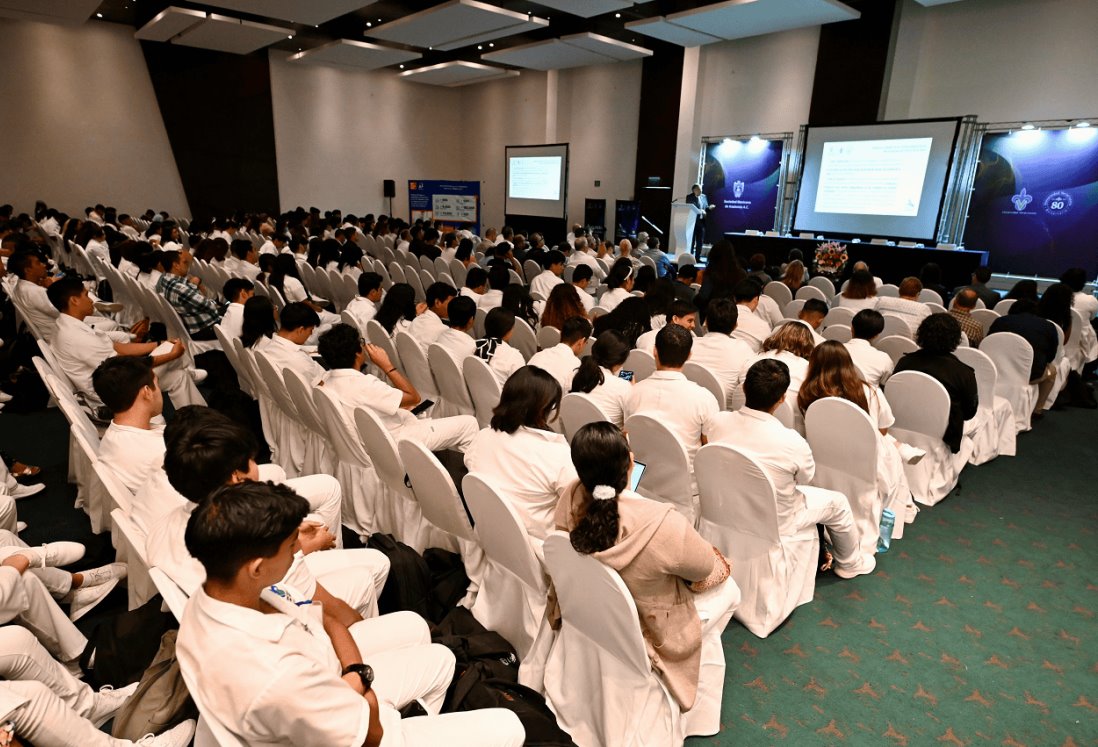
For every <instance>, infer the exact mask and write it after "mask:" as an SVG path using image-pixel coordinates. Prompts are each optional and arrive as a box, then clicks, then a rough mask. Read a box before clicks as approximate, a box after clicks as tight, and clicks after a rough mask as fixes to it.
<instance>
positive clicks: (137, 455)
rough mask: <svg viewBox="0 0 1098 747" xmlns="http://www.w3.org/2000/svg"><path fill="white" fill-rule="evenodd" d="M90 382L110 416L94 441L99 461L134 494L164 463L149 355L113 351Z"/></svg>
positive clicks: (160, 404) (158, 396)
mask: <svg viewBox="0 0 1098 747" xmlns="http://www.w3.org/2000/svg"><path fill="white" fill-rule="evenodd" d="M92 384H93V385H94V386H95V393H96V394H97V395H98V396H99V399H100V400H102V401H103V404H104V405H105V406H106V408H107V409H108V410H110V411H111V415H112V418H111V424H110V426H108V427H107V430H106V432H105V433H104V434H103V439H102V441H101V442H100V444H99V461H100V462H101V463H103V464H104V465H106V466H107V467H108V468H110V470H111V472H112V473H113V474H114V476H115V477H117V478H118V481H119V482H121V483H122V484H123V485H125V486H126V487H127V488H128V489H129V491H130V492H131V493H136V492H137V491H138V490H139V489H140V488H141V486H142V485H144V484H145V482H146V481H147V480H148V479H149V477H150V476H151V475H152V473H153V472H154V471H155V470H158V469H160V468H161V467H163V466H164V419H163V418H162V417H160V415H161V413H162V412H163V410H164V397H163V394H162V393H161V392H160V386H159V384H158V383H157V381H156V372H154V371H153V369H152V366H151V365H150V363H149V359H148V358H136V357H129V356H115V357H113V358H108V359H107V360H105V361H103V362H102V363H100V364H99V367H98V368H96V369H95V373H94V374H92ZM154 418H155V419H156V420H157V421H159V422H156V423H154V422H153V419H154Z"/></svg>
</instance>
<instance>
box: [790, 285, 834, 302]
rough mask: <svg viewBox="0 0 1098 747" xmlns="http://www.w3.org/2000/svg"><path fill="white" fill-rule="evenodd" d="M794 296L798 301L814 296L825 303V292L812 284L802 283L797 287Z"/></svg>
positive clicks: (826, 299)
mask: <svg viewBox="0 0 1098 747" xmlns="http://www.w3.org/2000/svg"><path fill="white" fill-rule="evenodd" d="M794 298H795V299H796V300H798V301H807V300H808V299H810V298H815V299H817V300H819V301H823V302H824V303H827V301H828V298H827V294H826V293H824V292H823V291H822V290H820V289H819V288H817V287H816V286H814V285H802V286H801V287H800V288H799V289H797V295H796V296H794Z"/></svg>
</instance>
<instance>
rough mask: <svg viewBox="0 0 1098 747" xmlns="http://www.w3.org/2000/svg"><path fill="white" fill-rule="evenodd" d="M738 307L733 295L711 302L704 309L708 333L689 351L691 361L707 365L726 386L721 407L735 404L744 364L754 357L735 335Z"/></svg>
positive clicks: (729, 406)
mask: <svg viewBox="0 0 1098 747" xmlns="http://www.w3.org/2000/svg"><path fill="white" fill-rule="evenodd" d="M739 309H740V306H738V305H737V304H736V302H735V301H733V300H732V299H731V298H716V299H713V300H712V301H710V302H709V305H708V306H707V307H706V310H705V330H706V334H705V335H704V336H703V337H698V338H697V339H695V340H694V347H693V349H691V351H690V362H691V363H697V364H699V365H701V366H705V368H707V369H709V371H711V372H712V374H713V375H714V376H716V377H717V381H719V382H721V385H722V386H723V387H724V399H725V401H724V402H723V403H721V404H723V407H721V409H722V410H731V409H733V408H734V407H735V405H736V401H737V398H738V397H739V396H740V379H741V376H742V371H743V368H744V364H745V363H747V361H749V360H751V359H752V358H754V357H755V354H754V353H753V352H752V351H751V346H750V345H748V344H747V343H746V342H744V341H743V340H737V339H736V338H735V337H733V336H732V333H733V332H734V331H735V329H736V324H737V323H738V321H739Z"/></svg>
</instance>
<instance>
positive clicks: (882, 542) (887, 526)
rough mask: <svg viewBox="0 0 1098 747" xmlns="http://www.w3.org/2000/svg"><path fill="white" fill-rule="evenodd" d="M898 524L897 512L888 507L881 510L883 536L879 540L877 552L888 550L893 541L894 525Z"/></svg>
mask: <svg viewBox="0 0 1098 747" xmlns="http://www.w3.org/2000/svg"><path fill="white" fill-rule="evenodd" d="M894 526H896V514H894V513H892V510H891V509H888V508H886V509H885V510H884V511H882V512H881V537H880V539H878V540H877V552H878V553H886V552H888V546H889V545H890V544H891V543H892V527H894Z"/></svg>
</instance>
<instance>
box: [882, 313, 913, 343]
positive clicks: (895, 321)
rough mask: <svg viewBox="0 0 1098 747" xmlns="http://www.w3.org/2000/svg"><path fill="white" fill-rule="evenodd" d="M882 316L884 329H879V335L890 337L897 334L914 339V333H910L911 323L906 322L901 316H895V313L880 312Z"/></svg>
mask: <svg viewBox="0 0 1098 747" xmlns="http://www.w3.org/2000/svg"><path fill="white" fill-rule="evenodd" d="M882 316H883V317H884V329H883V330H881V337H882V338H884V337H892V336H894V335H898V336H900V337H906V338H908V339H914V335H912V334H911V325H910V324H908V323H907V320H905V319H904V318H903V317H899V316H896V315H895V314H882Z"/></svg>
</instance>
